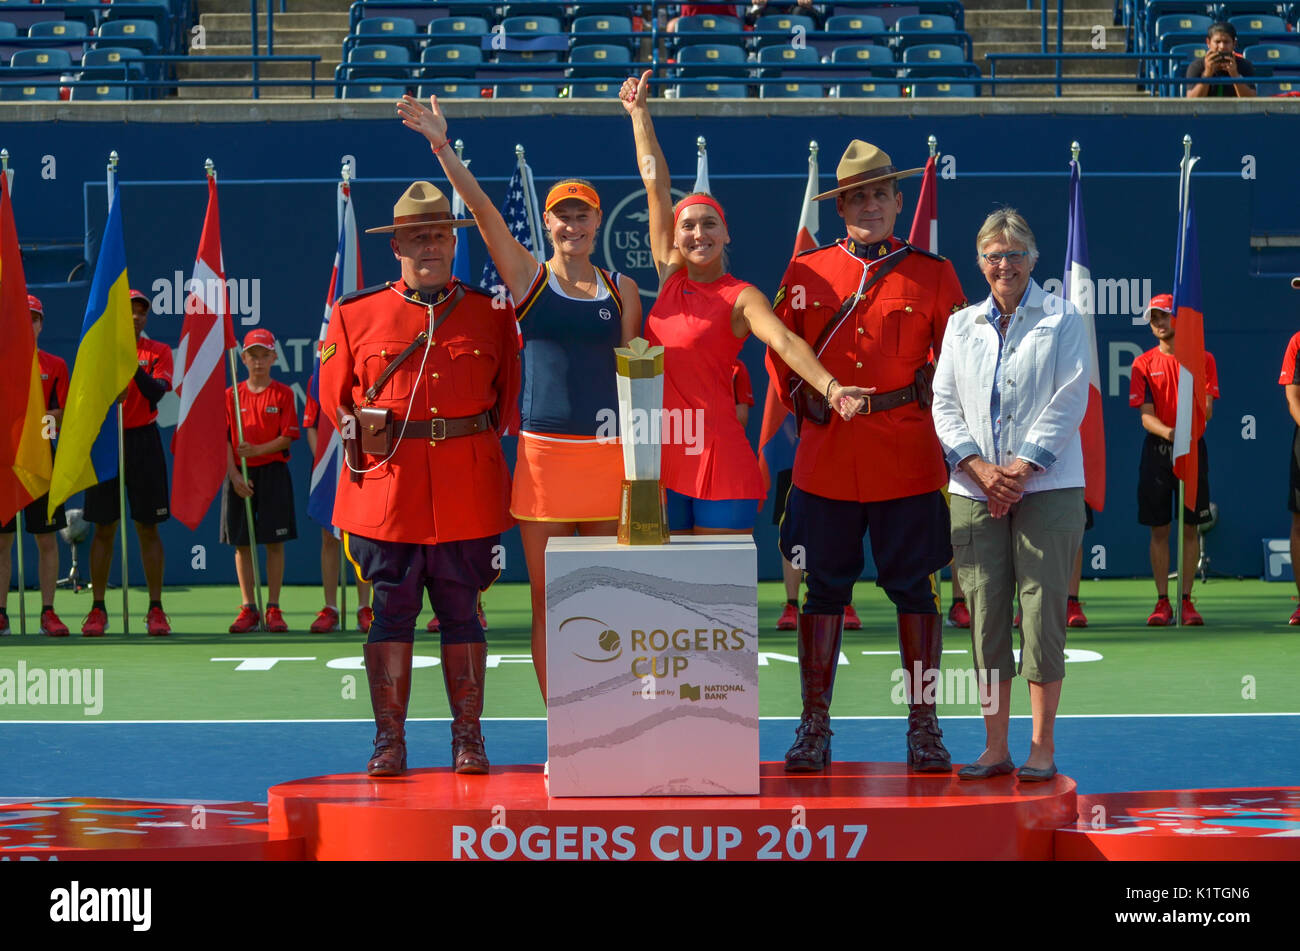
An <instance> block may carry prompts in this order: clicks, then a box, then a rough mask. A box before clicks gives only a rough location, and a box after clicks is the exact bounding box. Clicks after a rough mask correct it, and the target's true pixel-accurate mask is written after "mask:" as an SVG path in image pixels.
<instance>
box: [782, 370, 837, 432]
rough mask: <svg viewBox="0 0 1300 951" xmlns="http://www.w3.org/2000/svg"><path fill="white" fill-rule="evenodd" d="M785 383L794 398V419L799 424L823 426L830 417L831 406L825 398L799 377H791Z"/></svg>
mask: <svg viewBox="0 0 1300 951" xmlns="http://www.w3.org/2000/svg"><path fill="white" fill-rule="evenodd" d="M787 385H788V386H789V387H790V388H791V390H792V391H793V392H792V396H793V398H794V400H793V401H794V409H795V419H796V420H797V421H798V423H799V425H803V424H804V423H805V422H809V423H815V424H816V425H818V426H825V425H826V424H827V423H828V422H830V419H831V407H830V404H829V403H827V402H826V398H825V397H824V396H822V395H821V394H820V393H817V392H814V390H813V388H812V387H811V386H809V385H808V384H807V383H805V382H804V381H803V380H802V379H801V378H800V377H797V376H794V377H791V378H790V380H789V381H788V383H787Z"/></svg>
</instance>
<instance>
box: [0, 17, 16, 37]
mask: <svg viewBox="0 0 1300 951" xmlns="http://www.w3.org/2000/svg"><path fill="white" fill-rule="evenodd" d="M17 36H18V27H16V26H15V25H14V24H13V23H11V22H10V21H8V20H0V40H10V39H15V38H17Z"/></svg>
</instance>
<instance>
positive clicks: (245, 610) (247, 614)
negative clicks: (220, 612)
mask: <svg viewBox="0 0 1300 951" xmlns="http://www.w3.org/2000/svg"><path fill="white" fill-rule="evenodd" d="M261 622H262V616H261V615H260V614H258V613H257V608H255V607H252V606H251V605H248V604H245V605H244V606H243V607H241V608H240V609H239V616H238V617H237V618H235V623H234V624H232V625H230V633H231V634H247V633H248V632H249V631H256V630H257V626H258V625H259V624H260V623H261Z"/></svg>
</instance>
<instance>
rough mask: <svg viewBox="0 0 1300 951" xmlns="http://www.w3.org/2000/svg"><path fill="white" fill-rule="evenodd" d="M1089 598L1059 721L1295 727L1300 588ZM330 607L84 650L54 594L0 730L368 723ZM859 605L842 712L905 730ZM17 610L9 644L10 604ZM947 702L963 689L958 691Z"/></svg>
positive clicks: (75, 620)
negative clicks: (1161, 605)
mask: <svg viewBox="0 0 1300 951" xmlns="http://www.w3.org/2000/svg"><path fill="white" fill-rule="evenodd" d="M944 587H945V595H946V594H947V592H948V587H947V585H946V584H945V586H944ZM1082 596H1083V599H1084V603H1085V609H1086V611H1087V614H1088V618H1089V622H1090V623H1089V626H1088V627H1087V628H1085V629H1080V630H1072V631H1071V632H1070V637H1069V642H1068V644H1067V649H1068V650H1069V651H1070V657H1069V661H1070V662H1069V663H1068V664H1067V667H1066V685H1065V690H1064V694H1063V699H1062V704H1061V713H1062V714H1063V715H1070V714H1088V715H1094V716H1095V715H1115V716H1127V715H1141V714H1262V713H1295V712H1297V711H1300V628H1292V627H1289V626H1288V625H1287V623H1286V622H1287V618H1288V617H1289V615H1290V614H1291V611H1292V610H1293V609H1294V603H1293V599H1292V590H1291V588H1290V586H1287V585H1282V584H1268V583H1265V582H1261V581H1221V580H1220V581H1212V582H1210V583H1209V584H1205V585H1198V586H1197V588H1196V592H1195V596H1196V604H1197V607H1198V609H1199V610H1200V611H1201V613H1202V614H1203V615H1204V616H1205V620H1206V624H1205V626H1204V627H1199V628H1196V627H1193V628H1182V629H1178V628H1172V627H1171V628H1148V627H1146V626H1145V621H1146V616H1147V614H1148V613H1149V612H1150V610H1151V607H1152V605H1153V603H1154V600H1155V598H1154V593H1153V588H1152V585H1151V582H1150V581H1149V580H1113V581H1112V580H1107V581H1085V582H1084V586H1083V592H1082ZM319 598H320V592H319V589H318V588H315V587H298V588H289V589H286V591H285V592H284V594H283V597H282V598H281V604H282V606H283V609H284V613H285V618H286V620H287V621H288V622H289V625H290V627H291V628H292V630H291V632H290V633H288V634H265V633H254V634H241V635H235V634H228V633H226V628H227V627H228V625H229V624H230V622H231V620H232V619H233V618H234V615H235V608H236V605H237V603H238V595H237V592H236V590H235V589H234V588H233V587H229V586H227V587H204V588H191V589H169V590H168V591H167V593H166V597H165V600H164V604H165V606H166V609H167V612H168V614H169V616H170V618H171V621H172V625H173V628H174V630H175V633H174V634H173V635H172V636H171V637H169V638H149V637H146V636H145V635H144V623H143V620H144V610H145V607H146V600H145V595H144V593H143V592H133V593H132V610H133V612H134V613H133V616H132V624H133V627H132V631H131V634H130V636H129V637H123V636H122V633H121V632H122V621H121V595H120V593H119V592H116V591H110V592H109V598H108V606H109V615H110V627H109V634H108V636H107V637H105V638H103V639H102V640H91V639H86V638H82V637H79V636H77V632H78V631H79V629H80V620H81V617H82V616H83V615H84V613H85V611H86V610H87V609H88V608H89V606H90V595H89V593H88V592H82V593H80V594H72V593H69V592H66V591H63V592H60V593H59V597H58V602H57V606H58V609H59V611H60V613H61V614H62V615H63V618H64V620H65V621H66V622H67V623H68V625H69V627H71V628H72V629H73V636H72V637H70V638H67V639H66V640H52V639H50V638H46V637H41V636H39V635H35V634H28V635H26V636H18V635H16V634H15V635H14V636H11V637H4V638H0V721H13V720H78V721H88V720H98V721H104V720H182V721H185V720H219V721H229V720H268V719H282V720H300V719H301V720H306V719H349V718H351V719H369V717H370V715H371V714H370V704H369V699H368V693H367V688H366V680H365V674H364V671H362V670H361V644H362V642H363V640H364V638H363V637H362V635H360V634H359V633H358V632H356V631H355V630H353V631H351V632H345V633H334V634H326V635H319V634H310V633H307V630H306V629H307V626H308V625H309V624H310V623H311V621H312V619H313V618H314V617H315V614H316V611H317V610H318V609H319V607H320V600H319ZM782 598H783V593H782V590H781V587H780V585H779V584H777V583H774V582H771V583H764V584H762V585H760V587H759V620H760V639H759V650H760V652H761V655H762V658H761V662H762V666H761V667H760V689H761V712H762V714H763V715H764V716H797V715H798V713H799V682H798V672H797V670H798V669H797V665H796V664H795V663H794V660H795V657H796V651H797V649H796V642H795V636H794V634H793V633H792V632H786V633H782V632H777V631H776V630H774V626H775V622H776V618H777V616H778V614H779V613H780V608H781V605H782ZM27 603H28V606H29V609H30V608H31V607H32V606H33V605H35V604H36V603H37V598H36V596H35V594H34V593H32V594H31V595H29V597H28V602H27ZM485 603H486V610H487V616H488V621H489V625H490V630H489V632H488V644H489V652H490V658H491V659H490V661H489V663H490V664H492V665H493V666H492V667H491V669H490V670H489V672H488V680H487V706H486V710H485V713H486V715H487V716H491V717H541V716H544V713H545V711H544V708H543V705H542V702H541V697H540V694H539V691H538V689H537V683H536V679H535V676H534V674H533V668H532V664H531V661H530V655H529V638H528V624H529V611H528V588H527V586H526V585H522V584H509V585H506V584H501V585H497V586H495V587H493V588H492V589H491V590H490V591H489V592H488V593H487V595H486V598H485ZM856 605H857V608H858V611H859V613H860V615H861V616H862V620H863V624H864V629H863V630H862V631H859V632H849V633H847V634H846V636H845V640H844V655H845V657H846V658H847V661H848V663H847V664H841V666H840V669H839V674H838V680H837V683H836V690H835V714H836V715H837V716H850V715H856V716H895V715H898V713H899V711H900V706H899V705H897V703H896V702H895V700H896V699H897V698H898V697H900V696H901V687H900V686H899V685H898V679H897V675H896V673H895V672H896V671H897V670H898V668H899V666H900V662H899V658H898V653H897V639H896V635H895V632H894V621H893V617H894V615H893V609H892V607H891V605H890V604H889V602H888V601H887V599H886V598H885V596H884V594H883V593H882V592H881V591H880V590H879V589H878V588H876V587H875V586H874V585H873V584H871V583H869V582H864V583H863V584H861V585H860V586H859V587H858V591H857V598H856ZM350 607H352V608H354V607H355V605H350ZM9 610H10V612H11V614H10V617H11V621H12V624H13V626H14V628H15V629H16V628H17V623H18V618H17V597H16V594H15V593H13V592H11V593H10V598H9ZM427 617H428V615H427V613H426V614H425V615H424V616H423V617H422V618H421V626H420V628H419V633H418V634H417V637H416V647H415V654H416V658H417V665H418V664H420V663H424V664H426V666H424V667H420V668H419V669H417V671H416V673H415V683H414V689H413V691H412V704H411V711H410V715H411V716H412V717H445V716H446V715H447V709H446V706H445V703H446V701H445V699H444V694H443V689H442V684H441V679H442V678H441V672H440V670H439V669H438V667H436V666H434V660H433V659H434V658H436V657H437V654H438V639H437V636H436V635H432V634H426V633H424V629H423V623H424V621H425V620H427ZM354 623H355V622H354ZM945 650H946V651H949V652H950V653H945V655H944V667H945V669H946V670H947V669H951V670H953V671H959V670H963V669H968V668H969V667H970V666H971V660H970V636H969V633H968V632H966V631H958V630H953V629H951V628H947V629H945ZM420 658H425V659H424V660H421V659H420ZM20 665H22V666H20ZM68 668H83V669H91V670H93V671H99V670H102V671H103V681H102V683H103V689H102V698H101V699H102V708H101V709H100V711H99V712H98V713H94V714H90V713H88V712H87V710H86V704H85V703H82V704H81V705H73V704H67V703H64V704H59V705H55V704H51V703H50V702H49V700H48V699H47V700H46V701H45V702H43V703H40V704H35V705H34V704H32V703H24V704H18V703H16V702H15V701H16V697H15V696H13V695H8V694H6V693H5V684H6V681H7V682H8V683H9V684H10V687H11V689H12V685H13V684H15V683H18V682H20V677H19V674H20V672H21V671H25V672H27V673H28V674H30V672H31V671H33V670H37V669H40V670H47V671H48V670H57V669H68ZM7 672H10V673H8V674H7ZM38 679H39V678H38ZM949 686H951V687H958V686H960V684H959V683H958V682H957V680H956V678H954V679H953V680H952V682H951V683H950V684H949ZM29 690H30V684H29ZM1013 696H1014V700H1013V708H1012V712H1013V714H1027V713H1028V712H1029V710H1028V699H1027V692H1026V691H1025V690H1024V689H1023V688H1022V687H1019V686H1017V688H1016V690H1015V691H1014V694H1013ZM82 699H83V700H84V699H85V698H82ZM949 699H950V700H952V699H960V698H959V697H956V696H952V697H950V698H949ZM941 712H942V713H943V714H944V715H948V716H954V715H966V716H974V715H977V714H978V712H979V711H978V706H977V704H976V702H975V699H974V697H973V695H968V696H967V697H966V700H965V702H964V703H954V702H948V703H945V704H943V705H942V706H941Z"/></svg>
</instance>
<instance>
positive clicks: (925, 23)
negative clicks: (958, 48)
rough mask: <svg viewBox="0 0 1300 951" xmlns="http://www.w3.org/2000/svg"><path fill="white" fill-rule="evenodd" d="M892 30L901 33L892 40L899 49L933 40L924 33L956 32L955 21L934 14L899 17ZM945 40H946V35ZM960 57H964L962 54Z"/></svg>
mask: <svg viewBox="0 0 1300 951" xmlns="http://www.w3.org/2000/svg"><path fill="white" fill-rule="evenodd" d="M894 32H895V33H898V34H903V35H900V36H899V37H898V38H897V39H896V40H895V41H894V42H895V45H897V47H898V48H899V49H900V50H904V49H907V48H908V47H909V46H916V45H918V44H921V43H931V42H933V41H932V40H930V39H927V38H926V36H925V34H926V33H956V32H957V21H956V20H954V19H953V18H952V17H948V16H937V15H935V14H927V15H925V16H910V17H899V18H898V22H897V23H895V24H894ZM912 34H920V35H919V36H918V35H912ZM945 41H947V38H946V37H945ZM962 58H963V59H964V58H965V57H964V56H963V57H962Z"/></svg>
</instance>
